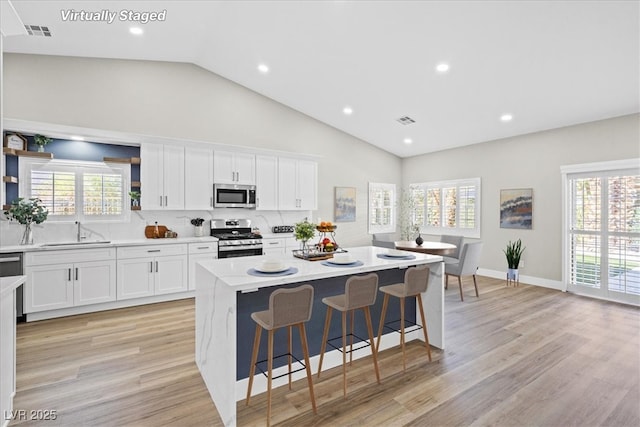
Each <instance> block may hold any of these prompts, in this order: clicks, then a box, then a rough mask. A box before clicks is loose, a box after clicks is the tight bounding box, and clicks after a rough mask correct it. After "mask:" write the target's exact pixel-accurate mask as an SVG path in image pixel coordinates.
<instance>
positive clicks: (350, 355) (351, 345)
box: [349, 310, 355, 366]
mask: <svg viewBox="0 0 640 427" xmlns="http://www.w3.org/2000/svg"><path fill="white" fill-rule="evenodd" d="M354 313H355V310H351V342H350V343H349V366H352V365H353V317H354Z"/></svg>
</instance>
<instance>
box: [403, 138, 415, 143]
mask: <svg viewBox="0 0 640 427" xmlns="http://www.w3.org/2000/svg"><path fill="white" fill-rule="evenodd" d="M403 141H404V143H405V144H411V143H412V142H413V139H411V138H405V139H404V140H403Z"/></svg>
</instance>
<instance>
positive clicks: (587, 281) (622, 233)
mask: <svg viewBox="0 0 640 427" xmlns="http://www.w3.org/2000/svg"><path fill="white" fill-rule="evenodd" d="M565 182H566V184H565V185H566V190H565V194H566V195H567V200H566V215H567V218H566V222H567V225H568V226H567V227H566V230H567V231H566V233H567V234H566V239H565V241H566V244H565V248H566V252H567V253H566V257H565V259H566V262H565V280H566V281H567V287H568V289H569V290H571V291H575V292H578V293H582V294H587V295H594V296H598V297H602V298H606V299H614V300H622V301H627V302H633V303H636V304H637V303H639V302H640V170H639V169H637V168H630V169H613V170H609V169H606V170H594V171H591V172H590V171H580V172H576V173H567V174H566V176H565Z"/></svg>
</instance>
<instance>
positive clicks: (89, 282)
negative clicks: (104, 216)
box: [24, 248, 116, 313]
mask: <svg viewBox="0 0 640 427" xmlns="http://www.w3.org/2000/svg"><path fill="white" fill-rule="evenodd" d="M61 260H73V261H74V262H64V263H61V262H60V261H61ZM25 265H26V268H25V272H26V275H27V282H26V283H25V288H24V301H25V313H36V312H39V311H48V310H57V309H60V308H68V307H75V306H81V305H87V304H97V303H102V302H109V301H115V299H116V262H115V249H113V248H104V249H87V250H60V251H47V252H32V253H27V254H26V256H25Z"/></svg>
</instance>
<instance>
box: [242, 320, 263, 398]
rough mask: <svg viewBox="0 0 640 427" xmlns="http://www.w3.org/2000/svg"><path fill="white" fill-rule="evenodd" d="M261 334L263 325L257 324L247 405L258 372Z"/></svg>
mask: <svg viewBox="0 0 640 427" xmlns="http://www.w3.org/2000/svg"><path fill="white" fill-rule="evenodd" d="M261 334H262V327H261V326H260V325H258V324H256V336H255V338H254V339H253V352H252V354H251V366H249V387H247V399H246V402H247V403H246V404H247V406H249V399H251V387H253V375H254V374H255V372H256V361H257V360H258V349H259V348H260V335H261Z"/></svg>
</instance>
